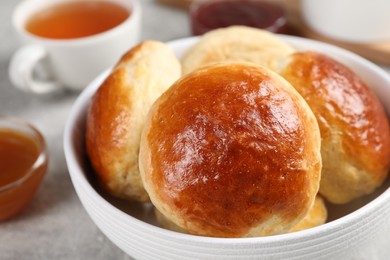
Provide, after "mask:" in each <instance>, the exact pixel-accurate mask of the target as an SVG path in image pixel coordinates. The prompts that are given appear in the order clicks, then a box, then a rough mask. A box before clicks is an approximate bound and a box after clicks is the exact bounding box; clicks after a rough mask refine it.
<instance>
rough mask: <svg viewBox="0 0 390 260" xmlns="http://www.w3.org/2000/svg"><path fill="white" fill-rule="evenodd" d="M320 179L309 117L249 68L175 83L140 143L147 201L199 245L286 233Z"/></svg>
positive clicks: (274, 80) (271, 76)
mask: <svg viewBox="0 0 390 260" xmlns="http://www.w3.org/2000/svg"><path fill="white" fill-rule="evenodd" d="M320 171H321V157H320V135H319V128H318V125H317V122H316V120H315V117H314V115H313V114H312V111H311V110H310V108H309V107H308V105H307V104H306V102H305V101H304V100H303V99H302V97H301V96H300V95H299V94H298V93H297V92H296V91H295V90H294V89H293V88H292V87H291V85H290V84H288V83H287V82H286V81H285V80H284V79H282V78H281V77H279V76H278V75H276V74H275V73H273V72H271V71H270V70H268V69H265V68H263V67H257V66H254V65H250V64H249V63H248V64H246V63H225V64H218V65H214V66H210V67H206V68H204V69H200V70H198V71H195V72H193V73H191V74H188V75H187V76H184V77H182V78H181V79H180V80H179V81H177V82H176V83H175V84H174V85H173V86H172V87H171V88H170V89H169V90H168V91H167V92H165V93H164V94H163V95H162V96H161V97H160V98H159V99H158V100H157V101H156V103H155V104H154V105H153V107H152V108H151V110H150V112H149V115H148V118H147V121H146V123H145V128H144V130H143V133H142V138H141V146H140V173H141V177H142V180H143V182H144V185H145V189H146V190H147V192H148V194H149V196H150V198H151V201H152V202H153V204H154V205H155V206H156V207H157V209H158V210H159V211H161V213H162V214H163V215H164V216H165V217H167V218H168V219H169V220H170V221H172V222H173V223H174V224H176V225H178V226H179V227H181V228H183V229H184V230H186V231H187V232H189V233H191V234H196V235H203V236H212V237H248V236H264V235H272V234H279V233H284V232H286V231H288V230H290V228H291V227H292V226H293V225H294V224H296V223H297V222H299V221H300V220H301V219H302V218H303V217H304V216H305V215H306V214H307V212H308V210H309V209H310V208H311V206H312V204H313V201H314V198H315V195H316V193H317V191H318V187H319V181H320Z"/></svg>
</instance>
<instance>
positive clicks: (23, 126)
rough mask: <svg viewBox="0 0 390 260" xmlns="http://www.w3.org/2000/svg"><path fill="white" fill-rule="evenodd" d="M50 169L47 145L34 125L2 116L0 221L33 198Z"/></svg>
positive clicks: (0, 124) (0, 130)
mask: <svg viewBox="0 0 390 260" xmlns="http://www.w3.org/2000/svg"><path fill="white" fill-rule="evenodd" d="M47 165H48V155H47V150H46V143H45V140H44V138H43V136H42V134H41V133H40V132H39V131H38V130H37V129H36V128H35V127H34V126H32V125H31V124H29V123H27V122H25V121H23V120H21V119H17V118H12V117H4V116H0V221H3V220H6V219H8V218H10V217H12V216H14V215H16V214H17V213H19V212H20V211H22V210H23V209H24V208H25V207H26V206H27V205H28V204H29V202H30V201H31V200H32V199H33V198H34V195H35V193H36V191H37V190H38V188H39V186H40V184H41V182H42V180H43V177H44V175H45V173H46V170H47Z"/></svg>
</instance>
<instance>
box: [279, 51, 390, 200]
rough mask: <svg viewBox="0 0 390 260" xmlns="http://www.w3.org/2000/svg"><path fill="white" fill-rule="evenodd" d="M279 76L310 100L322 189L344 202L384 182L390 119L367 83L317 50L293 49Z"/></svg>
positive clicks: (389, 160) (389, 152) (328, 196)
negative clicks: (318, 132) (318, 136)
mask: <svg viewBox="0 0 390 260" xmlns="http://www.w3.org/2000/svg"><path fill="white" fill-rule="evenodd" d="M281 75H282V76H283V77H284V78H285V79H286V80H288V81H289V82H290V83H291V84H292V85H293V86H294V87H295V88H296V89H297V91H298V92H299V93H300V94H301V95H302V96H303V98H304V99H305V100H306V101H307V102H308V104H309V106H310V108H311V109H312V110H313V112H314V114H315V115H316V118H317V120H318V123H319V126H320V130H321V137H322V144H321V146H322V148H321V154H322V160H323V170H322V178H321V187H320V193H321V194H322V195H323V196H324V197H325V198H326V199H327V200H329V201H331V202H333V203H346V202H349V201H351V200H353V199H355V198H358V197H360V196H362V195H365V194H368V193H371V192H372V191H373V190H374V189H375V188H376V187H378V186H379V185H381V184H382V182H383V181H384V179H385V178H386V176H387V174H388V171H389V167H390V130H389V122H388V119H387V117H386V114H385V112H384V109H383V107H382V105H381V104H380V102H379V101H378V99H377V98H376V97H375V95H374V94H373V92H372V91H371V90H370V89H369V88H368V87H367V86H366V85H365V84H364V82H363V81H362V80H360V79H359V77H358V76H357V75H355V74H354V73H353V72H352V71H351V70H350V69H348V68H347V67H345V66H344V65H342V64H340V63H339V62H337V61H335V60H333V59H331V58H329V57H327V56H325V55H322V54H318V53H315V52H301V53H295V54H293V55H292V56H291V57H290V58H289V61H288V62H287V65H286V67H285V68H284V69H283V71H282V72H281Z"/></svg>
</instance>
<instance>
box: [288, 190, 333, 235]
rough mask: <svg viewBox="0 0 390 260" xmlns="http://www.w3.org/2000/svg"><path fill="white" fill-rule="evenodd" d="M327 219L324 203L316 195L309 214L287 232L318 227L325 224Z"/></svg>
mask: <svg viewBox="0 0 390 260" xmlns="http://www.w3.org/2000/svg"><path fill="white" fill-rule="evenodd" d="M327 217H328V210H327V209H326V206H325V201H324V199H323V198H322V197H321V196H320V195H317V196H316V199H315V201H314V204H313V207H312V208H311V209H310V211H309V213H308V214H307V215H306V216H305V217H304V218H303V219H302V220H301V221H300V222H299V223H298V224H296V225H295V226H293V227H292V229H291V230H290V231H289V232H297V231H301V230H306V229H309V228H313V227H317V226H320V225H322V224H324V223H325V222H326V219H327Z"/></svg>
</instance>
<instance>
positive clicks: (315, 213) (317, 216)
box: [154, 195, 328, 233]
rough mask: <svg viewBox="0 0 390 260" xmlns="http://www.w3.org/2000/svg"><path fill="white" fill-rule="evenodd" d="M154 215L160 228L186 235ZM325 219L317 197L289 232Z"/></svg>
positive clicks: (173, 224)
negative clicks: (307, 211)
mask: <svg viewBox="0 0 390 260" xmlns="http://www.w3.org/2000/svg"><path fill="white" fill-rule="evenodd" d="M154 213H155V216H156V219H157V223H158V224H159V225H160V226H161V227H162V228H165V229H168V230H172V231H176V232H180V233H187V232H186V230H184V229H183V228H181V227H179V226H178V225H176V224H175V223H173V222H172V221H170V220H168V219H167V218H166V217H165V216H164V215H163V214H161V212H160V211H158V210H157V209H156V208H154ZM327 217H328V211H327V209H326V206H325V202H324V200H323V199H322V198H321V196H319V195H317V196H316V198H315V200H314V204H313V206H312V208H311V209H310V211H309V213H308V214H307V215H306V216H305V217H304V218H303V219H302V220H301V221H299V222H298V224H296V225H294V226H293V227H292V229H291V230H290V231H289V232H297V231H301V230H305V229H309V228H312V227H316V226H320V225H322V224H324V223H325V222H326V219H327Z"/></svg>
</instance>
